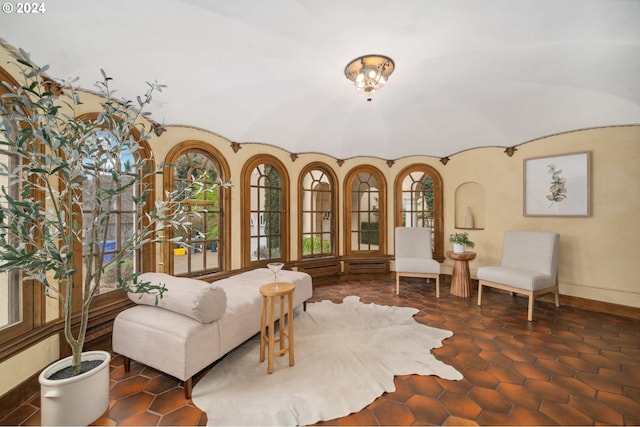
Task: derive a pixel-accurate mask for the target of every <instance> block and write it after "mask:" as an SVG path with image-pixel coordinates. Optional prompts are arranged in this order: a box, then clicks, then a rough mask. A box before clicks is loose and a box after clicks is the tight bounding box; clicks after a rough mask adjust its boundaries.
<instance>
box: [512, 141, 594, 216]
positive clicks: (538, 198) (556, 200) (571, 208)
mask: <svg viewBox="0 0 640 427" xmlns="http://www.w3.org/2000/svg"><path fill="white" fill-rule="evenodd" d="M590 165H591V153H590V152H584V153H572V154H563V155H560V156H551V157H538V158H533V159H525V161H524V216H578V217H579V216H585V217H586V216H590V215H591V201H590V196H591V195H590V193H591V188H590V182H591V179H590Z"/></svg>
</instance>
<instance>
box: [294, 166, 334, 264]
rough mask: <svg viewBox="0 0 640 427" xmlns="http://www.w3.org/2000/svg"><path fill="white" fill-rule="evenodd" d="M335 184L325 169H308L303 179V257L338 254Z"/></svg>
mask: <svg viewBox="0 0 640 427" xmlns="http://www.w3.org/2000/svg"><path fill="white" fill-rule="evenodd" d="M333 192H334V185H333V179H332V178H331V176H330V175H329V174H328V173H327V172H326V171H325V170H324V169H322V168H314V169H311V170H309V171H308V172H307V173H306V174H305V175H304V177H303V179H302V189H301V193H302V200H301V209H302V215H301V226H302V233H301V238H302V242H301V246H302V256H303V258H307V257H317V256H327V255H335V249H334V248H335V237H334V230H335V226H334V220H335V212H334V206H333V203H334V202H333V201H334V194H333Z"/></svg>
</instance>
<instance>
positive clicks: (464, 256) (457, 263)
mask: <svg viewBox="0 0 640 427" xmlns="http://www.w3.org/2000/svg"><path fill="white" fill-rule="evenodd" d="M447 256H448V257H449V258H451V259H452V260H453V274H452V275H451V295H455V296H458V297H465V298H467V297H470V296H471V274H469V261H471V260H472V259H474V258H475V257H476V253H475V252H463V253H455V252H453V251H448V252H447Z"/></svg>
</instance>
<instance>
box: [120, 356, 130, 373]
mask: <svg viewBox="0 0 640 427" xmlns="http://www.w3.org/2000/svg"><path fill="white" fill-rule="evenodd" d="M122 360H123V361H124V371H125V372H129V371H130V370H131V359H129V358H128V357H127V356H122Z"/></svg>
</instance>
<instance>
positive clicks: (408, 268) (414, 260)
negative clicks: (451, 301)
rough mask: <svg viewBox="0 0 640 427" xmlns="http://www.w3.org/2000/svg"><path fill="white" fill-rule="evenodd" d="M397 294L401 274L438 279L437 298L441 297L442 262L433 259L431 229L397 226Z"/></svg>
mask: <svg viewBox="0 0 640 427" xmlns="http://www.w3.org/2000/svg"><path fill="white" fill-rule="evenodd" d="M395 245H396V260H395V264H396V295H397V294H399V293H400V276H406V277H424V278H427V280H428V279H435V280H436V298H440V263H439V262H438V261H436V260H434V259H433V252H432V249H431V229H430V228H425V227H396V242H395Z"/></svg>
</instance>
